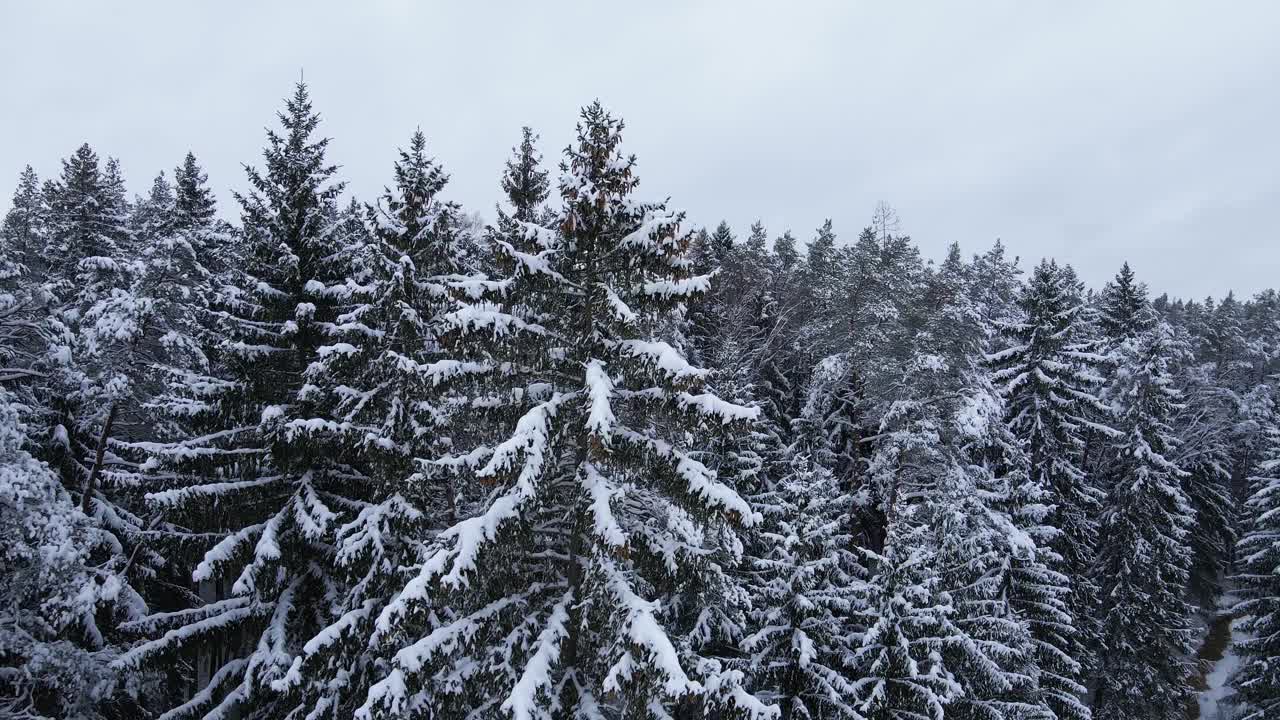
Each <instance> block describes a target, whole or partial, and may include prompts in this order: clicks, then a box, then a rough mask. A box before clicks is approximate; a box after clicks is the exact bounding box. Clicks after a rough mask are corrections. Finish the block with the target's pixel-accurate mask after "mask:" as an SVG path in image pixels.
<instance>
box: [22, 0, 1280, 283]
mask: <svg viewBox="0 0 1280 720" xmlns="http://www.w3.org/2000/svg"><path fill="white" fill-rule="evenodd" d="M622 5H623V4H622V3H607V2H585V1H584V2H581V3H567V2H511V3H499V2H470V3H451V4H449V5H448V6H446V4H445V3H428V2H407V1H405V2H358V3H357V2H343V3H337V2H306V3H303V2H296V3H295V2H232V1H229V0H228V1H224V2H216V3H212V2H211V3H184V2H173V1H172V0H169V1H167V2H156V3H144V2H129V3H115V2H83V3H63V2H53V1H49V2H27V3H18V2H3V3H0V97H3V103H2V104H0V194H2V195H3V196H4V199H3V200H0V206H2V207H4V208H7V207H8V203H9V195H10V193H11V191H12V188H13V186H14V183H15V180H16V178H17V175H18V172H19V171H20V170H21V168H22V166H23V165H24V164H27V163H30V164H32V165H34V166H35V168H36V170H37V171H38V172H39V173H40V174H41V176H42V177H45V176H48V175H50V174H52V173H55V172H56V171H57V170H58V167H59V166H58V159H59V158H61V157H63V156H65V155H67V154H68V153H69V152H71V151H72V150H73V149H74V148H75V147H76V146H77V145H79V144H80V143H81V142H84V141H88V142H90V143H91V144H92V145H93V146H94V147H95V149H97V150H98V151H99V153H100V154H102V155H114V156H117V157H119V158H120V160H121V162H122V164H123V166H124V169H125V172H126V175H127V178H128V180H129V184H130V190H131V191H132V192H134V193H142V192H145V190H146V189H147V187H148V186H149V184H150V179H151V178H152V177H153V176H154V175H155V173H156V172H157V171H158V170H161V169H167V168H172V167H173V166H174V165H175V164H177V163H178V162H179V161H180V160H181V158H182V156H183V154H184V153H185V152H186V151H187V150H188V149H191V150H193V151H195V153H196V154H197V155H198V156H199V158H200V159H201V161H202V162H203V164H204V165H205V167H206V169H207V170H208V172H209V175H210V179H211V182H212V184H213V185H214V186H215V187H216V188H217V190H218V192H219V196H220V198H221V199H222V200H223V201H224V202H226V203H230V201H231V198H230V191H231V190H232V189H233V188H242V187H244V184H245V183H244V173H243V171H242V170H241V168H240V163H242V162H249V163H258V162H259V159H260V152H261V147H262V144H263V128H264V127H265V126H266V125H267V124H269V123H272V122H274V112H275V111H276V110H277V109H278V108H279V107H280V106H281V104H282V103H281V99H282V98H283V97H284V96H285V95H287V94H288V93H289V92H290V91H291V89H292V83H293V82H295V81H296V80H297V79H298V74H299V69H300V68H305V73H306V80H307V82H308V84H309V85H310V86H311V89H312V93H313V98H314V101H315V104H316V109H317V110H319V111H320V112H321V113H322V115H323V116H324V123H323V125H322V130H323V132H324V133H325V134H326V135H328V136H331V137H332V138H333V139H334V141H333V144H332V146H331V147H332V158H333V160H334V161H335V162H337V163H339V164H341V165H342V166H343V170H342V173H343V175H344V176H345V177H346V178H347V179H348V180H349V181H350V187H351V190H352V191H353V192H354V193H356V194H357V195H358V196H361V197H366V198H367V197H371V196H372V195H373V193H375V192H376V191H378V190H380V189H381V187H382V185H383V184H385V183H387V182H388V181H389V177H390V169H391V162H392V160H393V159H394V157H395V150H396V148H397V147H398V146H399V145H402V144H404V142H405V141H406V140H407V138H408V136H409V134H410V133H411V132H412V131H413V129H414V128H415V127H418V126H420V127H421V128H422V129H423V131H424V132H425V133H426V134H427V137H428V142H429V143H430V145H431V149H432V151H433V152H434V154H435V155H436V156H437V157H438V158H439V159H440V160H441V161H442V162H443V163H444V165H445V167H446V169H447V170H448V171H449V172H450V173H451V174H452V182H451V184H450V188H449V195H450V197H451V198H453V199H456V200H458V201H460V202H462V203H463V204H464V205H466V206H467V208H468V209H469V210H478V211H481V212H482V213H483V214H485V215H486V216H491V215H492V211H491V208H492V206H493V204H494V202H495V201H496V200H497V199H498V196H499V189H498V176H499V173H500V171H501V168H502V162H503V160H504V159H505V157H506V156H507V155H508V153H509V150H510V147H511V146H512V145H513V144H515V143H516V142H517V141H518V139H519V131H520V126H521V125H525V124H528V125H532V126H533V127H534V128H535V129H536V130H538V131H539V132H540V133H541V134H542V138H543V141H542V146H543V149H544V151H545V154H546V155H547V158H548V160H556V161H558V156H559V152H560V150H561V149H562V148H563V147H564V146H565V145H566V144H567V143H568V142H569V140H570V139H571V136H572V130H573V124H574V121H575V117H576V113H577V109H578V108H579V107H580V106H581V105H583V104H585V103H587V102H589V101H591V100H592V99H594V98H599V99H600V100H602V101H603V102H604V103H605V104H606V105H607V106H609V107H610V108H612V109H613V110H614V111H616V112H617V113H618V114H620V115H622V116H623V117H624V118H625V119H626V121H627V126H628V130H627V134H626V145H627V147H628V149H629V150H630V151H631V152H634V153H636V154H637V155H638V157H639V162H640V177H641V181H642V183H641V192H642V194H643V195H645V196H646V197H651V198H655V199H658V198H661V197H664V196H670V197H671V198H672V201H673V204H674V205H677V206H679V207H682V208H685V209H686V210H688V212H689V215H690V218H691V219H692V220H693V221H694V222H696V223H698V224H714V223H715V222H717V221H718V220H720V219H721V218H724V219H727V220H728V221H729V222H730V224H731V225H733V226H734V228H735V230H737V231H739V233H742V232H745V230H746V228H747V226H748V225H749V224H750V223H751V222H752V221H753V220H755V219H757V218H759V219H761V220H763V221H764V222H765V223H766V225H767V226H768V228H769V230H770V233H771V234H773V235H776V234H779V233H781V231H782V230H784V229H787V228H790V229H792V230H793V231H794V232H795V233H796V234H797V236H798V237H800V238H802V239H807V238H808V237H809V236H810V235H812V233H813V230H814V228H816V227H817V226H818V225H819V224H820V223H821V222H822V220H823V218H825V217H831V218H832V219H833V220H834V221H835V224H836V229H837V231H838V232H839V233H841V237H842V239H844V240H846V241H852V240H853V239H854V238H855V237H856V235H857V232H858V230H859V229H860V228H861V227H862V226H863V225H864V224H866V222H867V220H868V219H869V218H870V215H871V212H872V210H873V209H874V206H875V204H876V202H877V201H879V200H885V201H888V202H889V203H891V204H892V205H893V206H894V207H895V208H897V210H898V213H899V215H900V216H901V218H902V224H903V228H904V230H906V231H907V232H909V233H910V234H911V235H912V236H913V237H914V238H915V240H916V241H917V242H918V243H919V244H920V246H921V248H922V249H923V250H924V252H925V253H926V255H927V256H930V257H938V256H940V255H941V253H942V252H943V250H944V248H945V247H946V246H947V244H949V243H951V242H953V241H956V242H959V243H960V244H961V246H962V247H963V248H964V249H965V251H966V252H976V251H981V250H982V249H985V248H986V247H987V246H989V245H990V243H991V242H992V241H994V240H995V239H996V238H997V237H998V238H1002V239H1003V240H1004V241H1005V243H1006V244H1007V245H1008V246H1009V247H1010V249H1011V250H1012V252H1014V253H1016V254H1018V255H1020V256H1021V257H1022V258H1023V259H1024V263H1023V265H1024V267H1027V266H1028V265H1029V263H1028V261H1035V260H1038V259H1039V258H1040V257H1043V256H1054V257H1057V258H1059V259H1060V260H1065V261H1067V262H1070V263H1072V264H1073V265H1075V266H1076V267H1077V268H1078V269H1079V270H1080V272H1081V274H1082V275H1083V277H1084V278H1085V279H1086V280H1087V281H1089V282H1090V283H1091V284H1095V285H1097V284H1100V283H1101V282H1102V281H1104V280H1105V279H1106V278H1108V277H1109V276H1111V275H1112V274H1114V272H1115V270H1116V269H1117V268H1118V266H1119V265H1120V263H1121V262H1122V261H1124V260H1129V261H1130V263H1132V264H1133V266H1134V267H1135V269H1136V270H1137V272H1138V273H1139V276H1140V277H1141V278H1142V279H1145V280H1146V281H1147V282H1148V283H1149V284H1150V285H1151V286H1152V288H1153V289H1154V290H1156V291H1157V292H1160V291H1166V290H1167V291H1169V292H1170V293H1171V294H1174V295H1180V296H1194V297H1203V296H1204V295H1206V294H1214V295H1221V294H1223V293H1225V292H1226V291H1227V290H1229V289H1234V290H1235V291H1236V292H1238V293H1244V294H1251V293H1253V292H1255V291H1257V290H1259V289H1261V288H1264V287H1274V286H1280V134H1278V133H1280V39H1278V38H1280V3H1276V2H1269V1H1259V2H1244V1H1240V0H1233V1H1232V2H1229V3H1211V2H1190V1H1189V0H1188V1H1186V2H1169V1H1159V2H1155V1H1153V2H1136V1H1135V2H1122V3H1116V2H1096V3H1093V2H1070V3H1065V2H1007V3H1003V2H968V3H958V2H937V3H930V2H890V1H889V0H881V1H880V2H875V3H870V2H830V3H824V2H770V3H748V2H740V1H739V2H723V3H713V2H655V1H653V0H648V1H646V2H631V3H627V4H626V5H627V6H628V8H629V9H627V10H623V9H621V7H622ZM229 210H230V209H229V208H228V211H229ZM229 214H230V213H229Z"/></svg>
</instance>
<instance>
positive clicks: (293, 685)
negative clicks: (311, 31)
mask: <svg viewBox="0 0 1280 720" xmlns="http://www.w3.org/2000/svg"><path fill="white" fill-rule="evenodd" d="M622 134H623V122H622V121H621V119H619V118H617V117H614V116H612V115H611V114H610V113H609V112H607V111H606V110H604V109H603V108H602V107H601V106H600V105H599V104H598V103H597V104H593V105H589V106H587V107H586V108H584V109H583V110H582V112H581V116H580V122H579V124H578V126H577V133H576V140H575V142H574V143H573V144H572V145H571V146H569V147H567V148H565V149H564V151H563V153H561V154H560V156H559V160H558V163H556V164H555V165H554V167H553V166H552V165H551V164H549V163H544V161H543V157H542V155H541V151H540V149H539V147H538V136H537V135H536V134H535V133H534V132H533V131H532V130H531V129H529V128H525V129H524V130H523V133H522V134H518V133H514V132H513V138H512V140H513V141H516V146H515V147H514V148H513V152H512V155H511V158H510V160H509V161H508V162H507V164H506V167H505V169H503V170H502V171H501V174H500V175H496V176H495V177H494V183H495V186H499V185H500V187H501V189H502V191H503V194H504V200H503V203H502V205H501V206H500V207H499V208H498V209H497V211H496V213H494V217H493V218H492V222H490V223H485V222H483V221H481V220H479V219H478V218H479V217H480V216H479V215H476V214H471V213H468V212H467V211H465V210H464V208H463V207H461V206H460V205H459V204H457V203H455V202H452V201H450V200H449V189H448V179H449V176H448V174H447V173H446V171H445V168H444V166H443V165H442V164H441V162H440V161H438V160H437V159H436V158H435V157H433V154H432V152H431V151H430V149H429V147H428V143H427V139H426V137H424V135H423V133H422V132H418V133H415V134H413V135H412V136H411V137H409V138H407V139H406V142H405V144H404V145H403V147H402V149H400V150H399V151H398V153H395V152H392V150H393V148H394V145H395V143H394V141H389V142H388V146H387V147H388V157H387V170H388V174H387V179H386V189H385V192H384V193H383V194H382V195H381V196H380V197H378V198H376V199H374V200H373V201H372V202H362V201H357V200H354V199H350V198H349V196H348V194H347V193H345V191H344V184H343V182H342V180H341V178H340V176H339V173H338V170H337V168H336V167H335V166H334V165H332V164H331V163H330V162H329V160H328V159H327V158H326V153H327V150H328V145H329V142H330V141H329V140H328V139H327V138H325V137H324V133H323V131H322V129H321V128H320V121H319V115H318V114H317V113H316V112H315V111H314V110H313V108H312V101H311V98H310V97H309V95H308V91H307V88H306V86H305V85H301V84H299V85H298V86H297V87H296V91H295V92H294V93H293V94H292V95H291V96H290V97H289V98H288V99H287V100H286V102H285V105H284V109H283V110H282V111H281V112H280V113H279V114H278V125H277V126H276V129H274V130H272V131H269V132H268V133H267V137H266V145H265V148H264V150H263V155H262V157H261V158H260V159H259V160H258V162H257V164H254V165H250V166H246V169H245V172H246V177H245V178H243V179H242V180H241V181H240V187H241V190H240V191H239V192H238V193H237V194H236V195H235V200H236V204H237V205H238V208H236V210H237V211H238V216H239V219H238V221H237V222H235V223H229V222H226V221H225V220H223V219H220V218H222V217H232V216H233V215H234V214H236V213H232V212H226V213H220V212H219V209H218V208H217V207H216V202H215V198H214V195H213V193H212V192H211V190H210V187H209V184H208V178H207V176H206V174H205V173H204V171H203V170H202V168H201V165H200V162H199V160H198V159H197V158H196V157H195V156H194V155H191V154H188V155H187V156H186V158H185V159H182V160H181V162H180V163H179V164H178V167H177V168H176V169H174V170H173V171H172V172H170V173H164V172H162V173H160V174H159V175H158V176H156V178H155V180H154V181H153V182H152V183H151V185H150V189H149V190H148V191H147V192H146V194H145V195H141V196H136V197H132V198H131V197H130V195H129V192H128V191H127V190H126V184H125V179H124V177H122V174H121V170H120V166H119V164H118V163H117V162H116V160H115V159H112V158H107V159H103V158H102V157H100V156H99V154H98V152H97V151H95V149H93V148H91V147H89V146H88V145H87V144H86V145H84V146H82V147H80V148H79V149H76V150H75V151H74V152H72V153H71V155H69V156H68V157H67V158H66V159H64V160H63V161H62V171H61V174H60V175H58V176H57V177H51V178H45V179H41V178H39V177H37V175H36V173H35V172H34V171H33V170H32V169H31V168H29V167H28V168H27V169H26V170H24V171H23V172H22V173H21V175H20V177H19V179H18V186H17V189H16V191H15V193H14V196H13V201H12V207H11V209H10V210H9V212H8V214H7V216H6V217H5V218H4V223H3V229H2V230H0V534H2V535H3V537H4V543H3V545H2V546H0V716H2V717H12V718H23V719H30V720H34V719H36V718H50V719H63V718H74V719H76V720H96V719H108V718H129V719H136V718H163V719H164V720H179V719H180V718H207V719H210V720H212V719H226V720H304V719H305V720H321V719H324V720H332V719H338V718H359V719H360V720H392V719H404V718H413V719H421V720H482V719H487V718H511V719H512V720H623V719H626V720H633V719H637V720H670V719H679V720H692V719H694V718H704V719H707V720H735V719H741V720H773V719H775V718H777V719H778V720H802V719H807V720H836V719H839V720H944V719H946V720H1002V719H1008V720H1087V719H1088V718H1091V717H1092V718H1096V719H1097V720H1182V719H1183V718H1187V717H1193V718H1194V717H1197V716H1198V715H1197V712H1198V709H1197V696H1198V692H1199V691H1200V690H1201V689H1203V688H1204V687H1205V685H1204V683H1205V675H1206V673H1207V672H1208V668H1207V667H1206V666H1205V665H1204V664H1202V663H1201V662H1199V661H1198V659H1197V652H1198V650H1199V648H1200V647H1201V645H1202V644H1203V643H1204V642H1205V637H1206V635H1207V634H1208V633H1209V629H1210V628H1211V626H1213V625H1214V624H1215V623H1218V624H1219V625H1220V628H1221V627H1225V628H1227V629H1226V636H1227V637H1228V638H1229V639H1230V643H1229V645H1230V646H1229V648H1228V649H1227V652H1228V653H1230V654H1231V656H1232V658H1233V662H1234V663H1236V665H1235V668H1234V671H1233V672H1232V673H1231V675H1230V677H1229V679H1228V680H1227V681H1226V685H1225V687H1224V688H1223V691H1222V699H1223V703H1222V705H1221V706H1220V708H1221V712H1222V713H1223V716H1224V717H1226V716H1230V717H1234V718H1239V719H1240V720H1275V719H1276V718H1280V407H1278V406H1277V402H1280V376H1278V373H1280V295H1278V294H1277V293H1276V292H1275V291H1273V290H1268V291H1265V292H1261V293H1259V294H1257V295H1256V296H1254V297H1252V298H1249V299H1243V298H1237V297H1234V296H1232V295H1227V296H1226V297H1224V298H1216V299H1215V298H1208V299H1205V300H1187V299H1172V298H1170V297H1169V296H1168V295H1158V296H1156V295H1155V294H1154V291H1152V290H1149V289H1148V287H1147V286H1146V285H1145V284H1144V283H1143V282H1142V280H1141V277H1140V275H1139V274H1138V273H1137V272H1135V269H1134V268H1131V267H1130V266H1129V265H1128V264H1126V265H1124V266H1123V267H1120V268H1116V270H1117V273H1116V275H1115V278H1114V280H1112V281H1111V282H1108V283H1107V284H1106V285H1105V286H1103V287H1100V288H1086V287H1085V284H1084V283H1083V282H1082V281H1081V280H1080V279H1079V278H1078V277H1077V275H1076V273H1075V271H1074V270H1073V269H1072V268H1071V267H1070V266H1069V265H1065V264H1060V263H1058V262H1055V261H1054V260H1052V259H1046V260H1043V261H1040V262H1039V263H1038V264H1035V265H1034V266H1033V267H1030V269H1029V270H1028V271H1027V272H1025V273H1024V272H1023V271H1022V270H1020V269H1019V264H1018V261H1017V258H1015V257H1014V256H1013V255H1012V254H1011V252H1010V250H1009V249H1007V248H1005V247H1004V246H1003V245H1001V244H1000V243H996V244H995V245H994V246H993V247H991V248H989V249H986V250H983V251H982V252H981V253H979V254H974V255H966V254H965V253H963V252H962V251H961V249H960V248H959V247H958V246H952V247H951V248H950V251H949V252H948V254H947V255H946V257H945V259H943V260H941V261H940V262H933V261H927V260H925V259H924V258H923V257H922V256H921V253H920V251H919V249H918V248H917V247H916V245H915V244H913V242H912V240H911V239H910V238H909V237H907V236H906V235H905V234H903V232H902V230H901V227H900V223H899V221H898V218H897V217H896V215H895V213H894V211H893V209H892V208H891V207H889V206H888V205H881V206H880V207H878V208H876V209H875V211H874V213H873V214H872V216H871V218H870V222H869V224H868V225H867V227H866V228H864V229H862V230H861V232H858V233H855V234H852V235H849V236H844V237H840V236H837V233H836V230H835V228H833V226H832V223H831V222H830V221H828V222H826V223H824V224H823V225H822V226H821V227H820V228H818V229H817V231H816V233H815V234H814V235H813V236H812V237H810V238H806V240H807V242H802V241H801V240H800V239H798V238H797V237H795V236H793V235H792V234H791V233H790V232H785V233H782V234H781V235H778V236H771V234H770V232H769V230H768V229H767V228H765V227H763V226H762V225H761V224H759V223H757V224H755V225H752V226H751V227H749V228H732V227H729V226H728V225H727V224H725V223H721V224H720V225H719V226H718V227H715V228H714V229H711V228H707V229H699V228H693V227H689V226H688V223H686V222H685V219H684V216H683V215H682V214H681V213H680V212H678V211H676V210H674V209H672V208H669V207H668V206H667V205H666V204H665V203H662V202H649V201H645V200H642V199H640V198H641V197H642V195H643V196H647V197H664V194H663V193H662V192H661V188H653V189H652V190H653V191H654V192H649V190H648V189H643V190H642V189H641V188H640V187H639V179H638V176H637V165H636V159H635V158H634V157H633V156H631V155H628V154H627V153H626V152H624V150H623V149H622V145H621V139H622ZM175 160H177V158H175ZM1134 260H1135V261H1140V258H1134ZM1243 261H1244V260H1243V259H1242V262H1243ZM1135 268H1136V269H1137V270H1140V269H1141V267H1140V262H1135ZM1233 620H1234V624H1233V623H1232V621H1233ZM1223 623H1225V625H1223Z"/></svg>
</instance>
